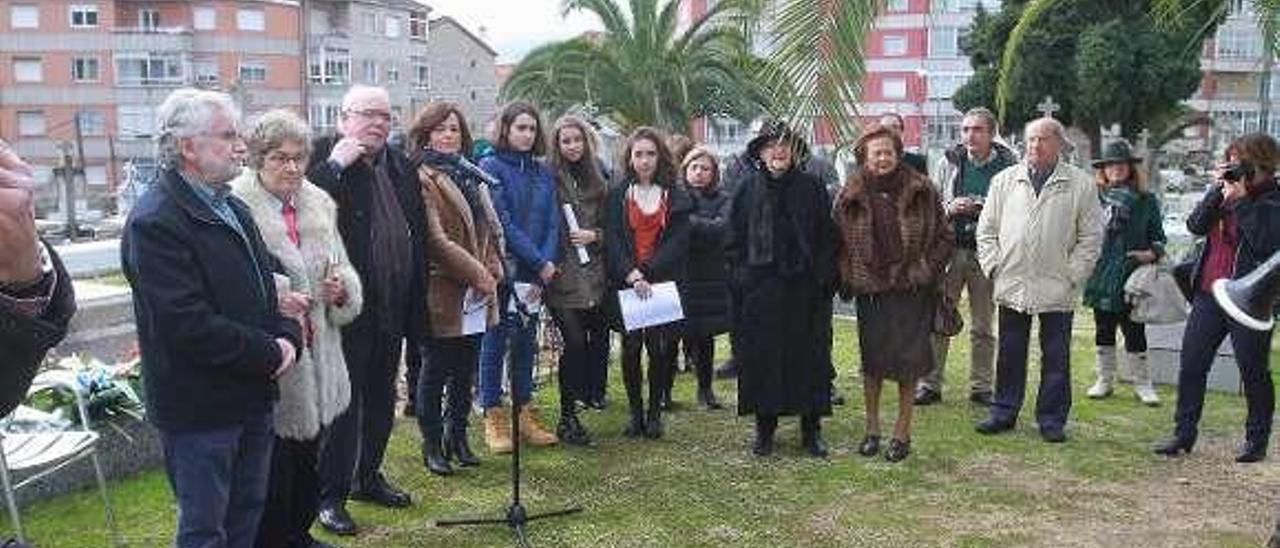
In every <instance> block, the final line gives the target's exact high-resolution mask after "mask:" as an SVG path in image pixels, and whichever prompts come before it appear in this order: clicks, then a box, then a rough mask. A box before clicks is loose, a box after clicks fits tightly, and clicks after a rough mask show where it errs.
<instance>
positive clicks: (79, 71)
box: [71, 57, 99, 82]
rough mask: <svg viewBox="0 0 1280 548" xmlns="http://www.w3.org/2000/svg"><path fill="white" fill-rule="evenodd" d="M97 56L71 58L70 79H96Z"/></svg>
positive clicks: (84, 80) (77, 80)
mask: <svg viewBox="0 0 1280 548" xmlns="http://www.w3.org/2000/svg"><path fill="white" fill-rule="evenodd" d="M98 73H99V67H98V58H97V57H76V58H74V59H72V60H71V79H72V80H73V81H76V82H97V81H98Z"/></svg>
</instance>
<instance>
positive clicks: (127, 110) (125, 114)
mask: <svg viewBox="0 0 1280 548" xmlns="http://www.w3.org/2000/svg"><path fill="white" fill-rule="evenodd" d="M155 128H156V112H155V108H154V107H150V106H147V105H120V106H119V107H118V108H117V109H116V131H117V132H119V134H120V136H121V137H132V138H143V139H144V138H149V137H151V136H152V135H154V134H155Z"/></svg>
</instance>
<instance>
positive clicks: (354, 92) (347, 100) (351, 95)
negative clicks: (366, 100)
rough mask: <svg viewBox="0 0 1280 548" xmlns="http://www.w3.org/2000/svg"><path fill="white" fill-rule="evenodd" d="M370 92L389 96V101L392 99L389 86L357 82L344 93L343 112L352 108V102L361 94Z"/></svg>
mask: <svg viewBox="0 0 1280 548" xmlns="http://www.w3.org/2000/svg"><path fill="white" fill-rule="evenodd" d="M369 93H378V94H380V95H382V96H384V97H387V100H388V101H390V100H391V95H390V94H389V93H387V88H384V87H380V86H366V85H364V84H356V85H354V86H351V88H350V89H348V90H347V93H345V94H343V96H342V112H343V113H346V112H347V110H348V109H350V108H351V103H353V102H355V100H356V98H357V97H359V96H361V95H366V94H369Z"/></svg>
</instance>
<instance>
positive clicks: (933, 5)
mask: <svg viewBox="0 0 1280 548" xmlns="http://www.w3.org/2000/svg"><path fill="white" fill-rule="evenodd" d="M929 9H930V11H932V12H934V13H948V12H956V11H960V3H959V1H958V0H933V1H932V2H930V4H929Z"/></svg>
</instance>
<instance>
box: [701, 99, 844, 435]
mask: <svg viewBox="0 0 1280 548" xmlns="http://www.w3.org/2000/svg"><path fill="white" fill-rule="evenodd" d="M807 156H808V146H807V145H806V144H805V142H804V141H803V140H802V139H801V138H800V137H799V136H798V135H796V134H795V133H793V132H792V131H791V129H790V128H788V127H786V126H785V125H783V124H780V123H771V124H767V125H766V126H765V127H764V128H762V129H761V131H760V133H759V135H758V136H757V137H756V138H755V139H752V141H751V142H750V143H749V144H748V145H747V153H746V157H747V158H749V159H750V161H751V163H752V165H753V166H754V167H755V171H754V172H753V173H752V174H751V175H749V176H748V177H747V178H746V179H745V180H743V181H742V182H741V183H740V185H741V186H739V187H738V189H737V190H736V191H735V193H734V195H733V200H732V205H731V206H730V215H729V227H728V235H727V236H726V240H727V243H726V245H725V254H726V255H727V257H728V260H729V266H730V269H731V275H730V279H731V281H732V283H733V284H734V286H735V288H734V293H735V294H737V295H739V297H738V300H737V301H736V302H735V303H734V306H738V307H740V308H739V309H738V310H737V311H735V313H734V314H733V317H734V321H735V322H736V324H735V325H734V326H733V329H734V331H735V332H736V335H737V336H736V337H735V338H734V341H735V343H741V348H740V352H738V353H737V354H738V356H739V357H740V358H741V363H740V364H739V367H740V372H739V375H738V414H739V415H755V419H756V440H755V444H754V446H753V447H752V452H753V453H755V454H756V455H757V456H761V457H763V456H766V455H769V454H771V453H772V452H773V432H774V430H775V429H776V428H777V426H778V417H779V416H781V415H799V416H800V417H801V421H800V425H801V442H802V443H803V444H804V446H805V449H806V450H807V451H808V452H809V453H810V454H811V455H813V456H815V457H825V456H827V448H826V444H824V443H823V441H822V437H821V431H820V420H821V417H822V416H823V415H830V414H831V381H832V379H833V378H834V377H835V369H834V368H833V367H832V365H831V298H832V296H833V294H834V291H833V289H834V286H835V278H836V270H835V242H836V232H835V224H834V222H833V221H832V219H831V213H830V212H831V200H830V197H829V195H828V194H827V190H826V188H825V187H824V186H823V184H822V182H820V181H819V180H818V178H817V177H814V176H812V175H809V174H807V173H805V172H804V170H803V169H801V168H800V167H798V166H803V165H804V163H805V158H806V157H807Z"/></svg>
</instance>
